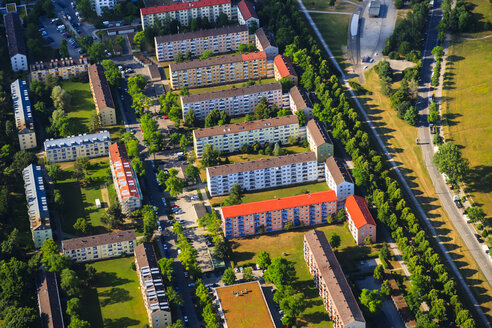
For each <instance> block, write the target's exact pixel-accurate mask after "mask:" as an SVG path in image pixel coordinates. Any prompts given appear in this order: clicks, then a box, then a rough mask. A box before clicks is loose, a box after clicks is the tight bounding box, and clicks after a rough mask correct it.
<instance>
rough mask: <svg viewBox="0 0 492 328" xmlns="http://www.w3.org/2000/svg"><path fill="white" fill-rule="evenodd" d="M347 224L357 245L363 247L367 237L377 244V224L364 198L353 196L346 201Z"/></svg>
mask: <svg viewBox="0 0 492 328" xmlns="http://www.w3.org/2000/svg"><path fill="white" fill-rule="evenodd" d="M345 211H346V212H347V223H348V228H349V230H350V233H351V234H352V237H354V239H355V242H356V243H357V245H363V244H364V239H365V238H366V237H371V241H372V242H373V243H374V242H376V222H375V221H374V218H373V217H372V215H371V212H370V211H369V208H368V207H367V201H366V199H365V198H364V197H360V196H357V195H351V196H349V197H347V199H346V200H345Z"/></svg>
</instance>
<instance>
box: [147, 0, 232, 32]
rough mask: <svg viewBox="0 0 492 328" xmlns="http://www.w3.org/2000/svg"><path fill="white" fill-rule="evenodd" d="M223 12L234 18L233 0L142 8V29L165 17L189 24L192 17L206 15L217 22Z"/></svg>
mask: <svg viewBox="0 0 492 328" xmlns="http://www.w3.org/2000/svg"><path fill="white" fill-rule="evenodd" d="M222 13H224V14H226V15H227V17H228V18H229V19H232V8H231V0H198V1H191V2H177V3H173V4H169V5H162V6H155V7H147V8H141V9H140V19H141V22H142V29H144V30H145V28H146V27H147V26H152V25H154V24H155V23H156V22H157V21H159V20H160V21H164V20H165V19H168V20H173V19H176V20H177V21H179V23H180V24H181V25H184V26H188V24H189V22H190V20H191V19H192V18H198V17H200V18H205V17H206V18H207V19H208V20H209V22H215V21H216V20H217V19H218V18H219V16H220V14H222Z"/></svg>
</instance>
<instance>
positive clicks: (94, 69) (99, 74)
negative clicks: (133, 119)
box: [89, 64, 116, 126]
mask: <svg viewBox="0 0 492 328" xmlns="http://www.w3.org/2000/svg"><path fill="white" fill-rule="evenodd" d="M89 84H90V86H91V92H92V97H93V98H94V104H95V105H96V112H97V115H98V116H99V121H100V122H101V125H102V126H109V125H115V124H116V110H115V105H114V101H113V97H112V96H111V88H110V87H109V83H108V80H107V79H106V75H104V68H103V67H102V65H101V64H93V65H91V66H90V67H89Z"/></svg>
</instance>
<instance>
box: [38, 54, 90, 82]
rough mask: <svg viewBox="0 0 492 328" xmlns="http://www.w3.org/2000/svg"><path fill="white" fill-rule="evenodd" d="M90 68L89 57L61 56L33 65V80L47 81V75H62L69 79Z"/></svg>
mask: <svg viewBox="0 0 492 328" xmlns="http://www.w3.org/2000/svg"><path fill="white" fill-rule="evenodd" d="M88 69H89V58H87V57H80V58H72V57H68V58H60V59H52V60H50V61H46V62H36V63H34V64H32V65H31V80H38V81H41V82H46V76H47V75H53V76H54V77H61V78H62V79H63V80H68V79H69V78H70V77H71V76H78V75H79V74H80V73H83V72H87V70H88Z"/></svg>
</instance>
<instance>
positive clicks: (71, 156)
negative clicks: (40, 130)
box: [44, 131, 111, 163]
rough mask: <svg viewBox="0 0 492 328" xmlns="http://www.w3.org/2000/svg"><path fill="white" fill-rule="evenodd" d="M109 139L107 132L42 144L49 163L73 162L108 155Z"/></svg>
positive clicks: (54, 140) (51, 140) (52, 140)
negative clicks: (83, 158) (78, 159)
mask: <svg viewBox="0 0 492 328" xmlns="http://www.w3.org/2000/svg"><path fill="white" fill-rule="evenodd" d="M110 144H111V137H110V134H109V132H108V131H103V132H99V133H94V134H83V135H80V134H79V135H78V136H71V137H68V138H62V139H50V140H46V141H45V142H44V149H45V152H46V159H47V160H49V161H50V162H53V163H56V162H69V161H75V160H76V159H77V158H79V157H88V158H93V157H101V156H106V155H108V149H109V145H110Z"/></svg>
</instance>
